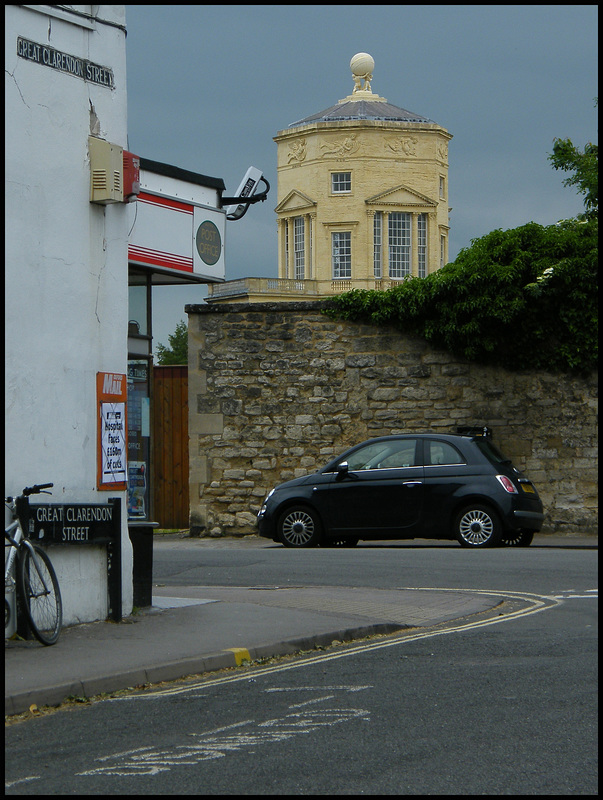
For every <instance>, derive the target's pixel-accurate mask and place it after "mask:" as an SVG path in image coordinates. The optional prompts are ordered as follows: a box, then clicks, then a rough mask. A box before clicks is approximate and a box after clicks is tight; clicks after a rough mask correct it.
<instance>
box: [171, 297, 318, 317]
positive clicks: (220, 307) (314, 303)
mask: <svg viewBox="0 0 603 800" xmlns="http://www.w3.org/2000/svg"><path fill="white" fill-rule="evenodd" d="M331 306H333V303H332V301H330V300H299V301H295V300H283V301H280V302H272V303H211V304H210V303H190V304H188V305H185V306H184V310H185V312H186V313H187V314H235V313H236V314H240V313H248V312H250V311H252V312H256V313H264V314H265V313H266V312H267V311H269V312H273V311H279V312H280V311H321V310H322V309H324V308H329V307H331Z"/></svg>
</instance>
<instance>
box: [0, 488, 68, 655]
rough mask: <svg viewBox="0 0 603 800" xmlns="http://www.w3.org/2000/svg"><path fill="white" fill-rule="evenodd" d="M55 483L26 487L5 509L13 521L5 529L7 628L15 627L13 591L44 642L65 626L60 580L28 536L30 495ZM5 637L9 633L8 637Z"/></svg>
mask: <svg viewBox="0 0 603 800" xmlns="http://www.w3.org/2000/svg"><path fill="white" fill-rule="evenodd" d="M53 485H54V484H52V483H43V484H39V485H36V486H30V487H26V488H25V489H23V493H22V494H21V495H19V497H16V498H13V497H7V498H6V499H5V505H6V508H7V509H8V510H9V512H10V514H11V517H12V520H13V521H12V522H11V523H10V524H9V526H8V527H7V528H5V531H4V538H5V545H4V546H5V549H8V553H6V554H5V558H4V584H5V595H4V630H5V634H6V632H7V630H8V631H10V630H11V627H13V626H14V627H15V629H16V626H15V620H14V618H13V615H14V614H15V611H16V604H14V603H13V605H12V606H11V603H10V602H9V600H8V597H7V591H10V592H12V593H13V596H14V591H15V589H16V597H17V600H18V602H19V603H20V604H21V606H22V609H23V612H24V614H25V617H26V619H27V622H28V624H29V628H30V629H31V632H32V633H33V635H34V636H35V637H36V639H37V640H38V641H39V642H41V643H42V644H43V645H52V644H55V643H56V641H57V640H58V638H59V635H60V633H61V628H62V627H63V604H62V600H61V592H60V589H59V582H58V580H57V576H56V573H55V571H54V567H53V566H52V563H51V561H50V558H49V557H48V554H47V553H46V552H45V551H44V550H42V548H41V547H39V546H38V545H37V544H34V543H33V542H30V541H29V539H28V538H27V533H26V531H27V525H28V520H29V496H30V495H32V494H50V492H46V491H44V490H45V489H49V488H50V487H51V486H53ZM5 638H6V636H5Z"/></svg>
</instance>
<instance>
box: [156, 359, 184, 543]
mask: <svg viewBox="0 0 603 800" xmlns="http://www.w3.org/2000/svg"><path fill="white" fill-rule="evenodd" d="M152 397H153V400H152V408H153V425H152V441H153V461H152V471H153V482H152V485H153V487H154V488H153V519H154V520H155V521H157V522H159V525H160V528H177V529H188V527H189V491H188V481H189V474H188V367H185V366H181V367H158V366H155V367H153V395H152Z"/></svg>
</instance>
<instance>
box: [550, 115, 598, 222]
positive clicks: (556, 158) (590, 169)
mask: <svg viewBox="0 0 603 800" xmlns="http://www.w3.org/2000/svg"><path fill="white" fill-rule="evenodd" d="M595 105H598V103H597V102H595ZM549 161H550V162H551V163H552V165H553V167H554V168H555V169H560V170H563V171H564V172H572V173H573V175H570V176H569V178H566V179H565V180H564V181H563V184H564V186H576V187H577V189H578V192H579V193H580V194H583V195H584V208H585V216H586V217H587V218H588V219H592V218H593V217H595V216H597V215H598V213H599V146H598V145H596V144H593V143H592V142H588V144H586V145H585V146H584V150H583V151H581V150H579V149H578V148H577V147H576V146H575V145H574V144H573V143H572V141H571V139H555V140H554V145H553V152H552V153H550V154H549Z"/></svg>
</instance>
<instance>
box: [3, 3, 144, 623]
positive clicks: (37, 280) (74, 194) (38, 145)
mask: <svg viewBox="0 0 603 800" xmlns="http://www.w3.org/2000/svg"><path fill="white" fill-rule="evenodd" d="M36 8H38V9H44V8H49V7H45V6H36ZM55 8H56V7H55ZM74 8H77V9H81V10H90V9H98V14H99V16H100V17H102V18H104V19H106V20H109V21H111V22H114V23H118V24H119V25H121V26H123V25H125V7H124V6H75V7H74ZM62 13H63V14H64V12H62ZM67 17H68V15H67ZM76 23H77V20H76ZM89 25H90V24H89V23H88V26H86V25H84V24H74V23H73V22H70V21H66V20H65V19H61V18H60V13H59V17H57V16H53V15H52V14H45V13H39V12H37V11H34V10H31V9H30V8H27V7H24V6H5V112H6V145H5V159H6V160H5V164H6V173H5V174H6V190H5V191H6V206H5V208H6V213H5V221H6V250H5V254H6V302H5V307H6V328H5V332H6V354H5V363H6V367H5V369H6V372H5V380H6V383H5V402H6V413H5V419H6V473H5V492H6V494H18V493H19V492H20V490H21V489H22V488H23V487H24V486H26V485H31V484H34V483H44V482H54V489H53V494H52V497H48V496H45V495H42V496H39V497H37V498H32V500H33V501H34V502H36V501H37V502H53V503H66V502H76V503H104V502H106V501H107V499H108V497H112V496H115V497H122V562H123V563H122V596H123V613H130V611H131V608H132V553H131V546H130V541H129V536H128V528H127V514H126V508H127V502H126V492H104V491H103V492H100V491H98V490H97V488H96V486H97V474H96V471H97V457H96V447H97V445H96V441H97V419H96V373H97V372H116V373H127V320H128V266H127V234H128V230H127V213H126V206H125V205H124V204H113V205H108V206H99V205H93V204H91V203H90V202H89V192H90V168H89V159H88V136H89V135H90V134H91V133H95V134H96V135H98V136H99V137H100V138H103V139H106V140H108V141H110V142H112V143H114V144H117V145H120V146H121V147H123V148H127V136H126V135H127V105H126V100H127V95H126V45H125V32H124V31H123V30H121V29H120V28H118V27H114V26H109V25H104V24H100V23H98V22H96V23H92V30H91V29H90V26H89ZM18 36H21V37H24V38H26V39H29V40H31V41H34V42H38V43H41V44H47V45H50V46H51V47H53V48H54V49H56V50H59V51H62V52H65V53H69V54H71V55H74V56H78V57H81V58H84V59H87V60H89V61H92V62H95V63H98V64H102V65H104V66H107V67H110V68H111V69H112V70H113V74H114V76H115V88H113V89H111V88H108V87H106V86H100V85H95V84H92V83H89V82H86V81H84V80H82V79H81V78H78V77H74V76H72V75H68V74H64V73H61V72H59V71H57V70H55V69H52V68H50V67H48V66H45V65H42V64H38V63H34V62H31V61H26V60H25V59H23V58H20V57H19V56H18V55H17V43H16V40H17V37H18ZM51 557H52V560H53V563H54V564H55V567H56V569H57V573H58V576H59V581H60V584H61V589H62V593H63V603H64V615H65V624H71V623H73V622H78V621H91V620H94V619H104V618H105V617H106V616H107V586H106V581H107V569H106V551H105V548H104V547H99V546H97V547H92V546H69V545H65V546H57V547H53V548H52V550H51Z"/></svg>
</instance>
